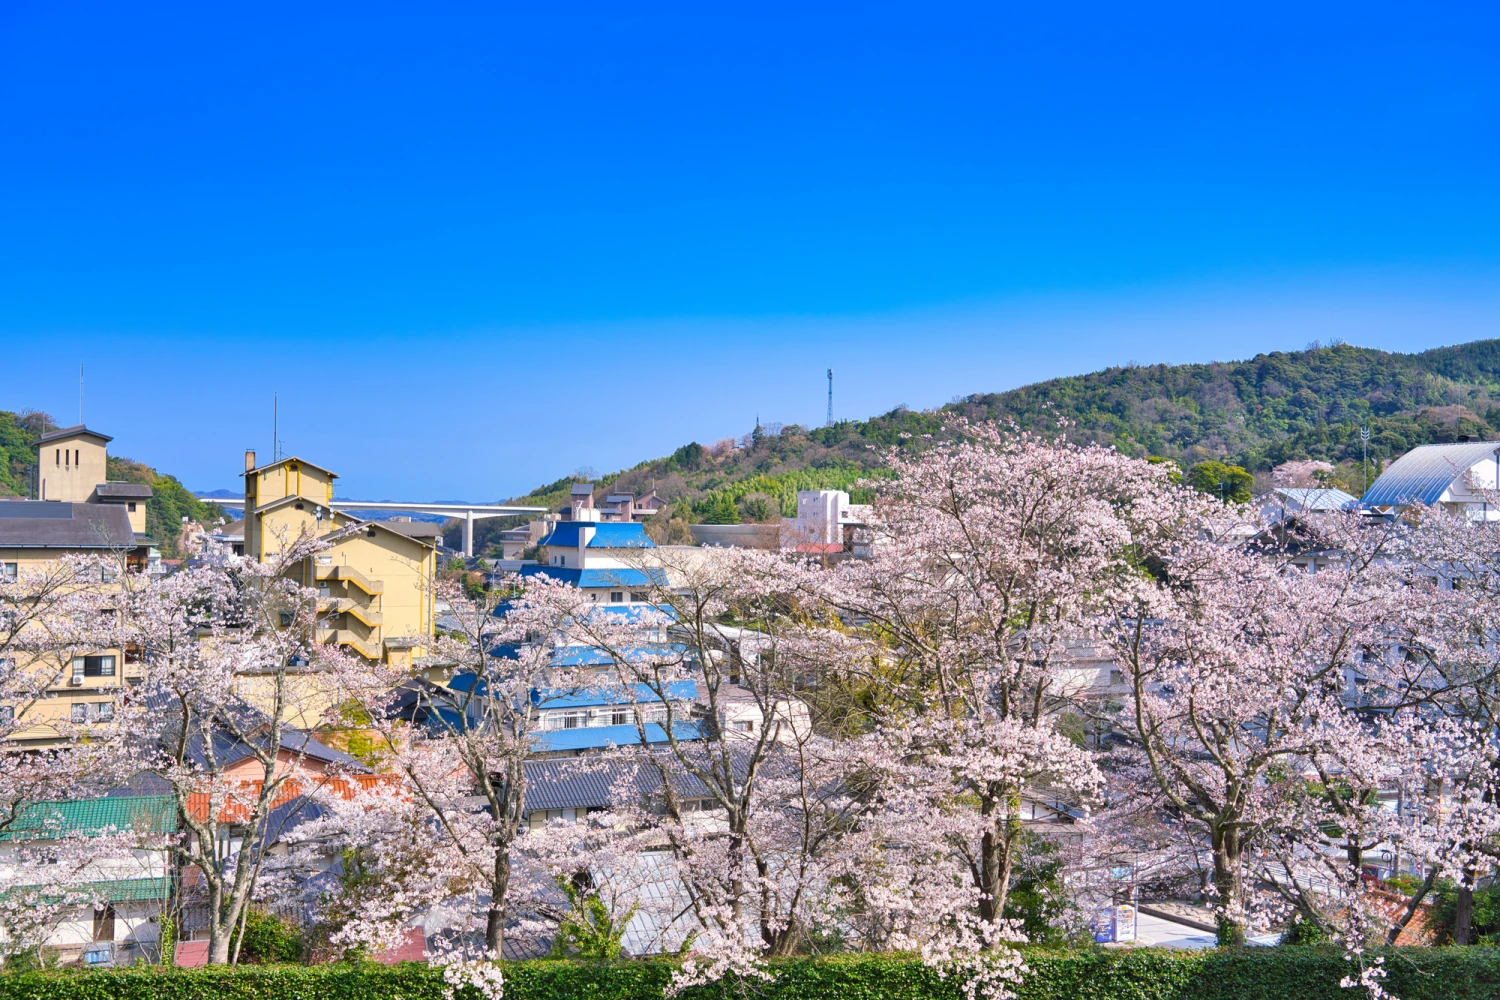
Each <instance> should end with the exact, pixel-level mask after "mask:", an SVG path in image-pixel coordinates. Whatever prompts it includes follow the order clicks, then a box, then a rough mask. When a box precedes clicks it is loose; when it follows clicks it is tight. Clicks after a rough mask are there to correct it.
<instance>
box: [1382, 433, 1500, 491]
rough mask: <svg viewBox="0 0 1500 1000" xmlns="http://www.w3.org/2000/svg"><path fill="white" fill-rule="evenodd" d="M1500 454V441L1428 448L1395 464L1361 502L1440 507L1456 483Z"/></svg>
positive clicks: (1428, 445)
mask: <svg viewBox="0 0 1500 1000" xmlns="http://www.w3.org/2000/svg"><path fill="white" fill-rule="evenodd" d="M1497 453H1500V441H1469V442H1464V443H1461V444H1424V445H1422V446H1421V447H1418V448H1413V449H1412V450H1411V451H1409V452H1407V453H1406V454H1405V455H1402V456H1401V457H1400V458H1398V459H1396V461H1395V462H1394V463H1392V465H1391V467H1390V468H1389V469H1386V470H1385V471H1384V472H1382V473H1381V474H1380V478H1379V479H1377V480H1375V482H1373V483H1371V484H1370V489H1369V491H1368V492H1366V493H1365V495H1364V497H1362V498H1361V499H1362V500H1363V502H1364V503H1365V504H1366V505H1367V506H1370V507H1396V506H1401V505H1402V504H1412V503H1420V504H1432V503H1436V502H1437V499H1438V497H1440V496H1442V495H1443V491H1444V490H1446V489H1447V488H1448V487H1449V486H1451V485H1453V481H1454V480H1456V479H1461V478H1463V474H1464V473H1465V472H1468V471H1469V469H1470V468H1472V467H1473V466H1475V465H1478V464H1479V463H1480V462H1483V461H1485V460H1487V459H1494V458H1496V454H1497Z"/></svg>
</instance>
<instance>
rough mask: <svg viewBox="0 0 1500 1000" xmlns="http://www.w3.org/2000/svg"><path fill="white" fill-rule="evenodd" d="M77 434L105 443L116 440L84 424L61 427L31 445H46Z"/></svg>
mask: <svg viewBox="0 0 1500 1000" xmlns="http://www.w3.org/2000/svg"><path fill="white" fill-rule="evenodd" d="M75 434H87V435H88V436H89V437H95V438H98V439H99V440H100V441H104V442H109V441H113V440H114V438H112V437H110V436H109V435H108V434H100V433H99V432H98V431H91V430H89V429H88V428H87V427H85V426H83V424H74V425H73V426H72V427H59V428H58V429H57V430H55V431H48V432H47V433H45V434H43V435H42V436H41V437H39V438H37V439H36V440H35V441H33V442H31V443H32V444H33V445H39V444H46V443H47V442H49V441H56V440H58V439H60V438H65V437H72V436H73V435H75Z"/></svg>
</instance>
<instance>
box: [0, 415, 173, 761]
mask: <svg viewBox="0 0 1500 1000" xmlns="http://www.w3.org/2000/svg"><path fill="white" fill-rule="evenodd" d="M111 440H112V439H111V438H110V437H109V436H108V435H106V434H100V433H99V432H97V431H91V430H89V429H88V428H87V427H84V426H82V425H79V426H77V427H67V428H64V429H62V430H57V431H52V432H50V433H47V434H43V435H42V436H41V437H40V438H38V439H37V440H36V441H34V442H32V444H33V446H34V447H36V449H37V459H38V467H37V483H36V492H37V497H38V499H35V500H23V499H20V498H0V577H3V578H5V579H9V580H17V579H25V578H31V577H34V576H39V575H43V574H51V573H55V572H57V571H59V570H60V569H61V564H60V560H62V559H63V558H64V557H66V556H85V557H88V556H92V557H97V558H98V559H99V561H100V566H101V567H102V569H101V570H100V575H101V577H102V580H101V581H98V582H103V583H105V584H108V583H110V582H111V581H112V580H113V579H115V577H116V575H117V574H119V573H139V572H145V571H147V570H148V569H153V568H154V567H155V566H156V565H159V563H158V562H157V558H158V557H157V553H156V551H155V549H153V548H152V544H153V543H152V541H151V539H149V538H147V537H146V534H145V532H146V501H147V500H148V499H150V497H151V487H149V486H145V485H142V484H139V483H111V482H108V481H106V478H105V469H106V463H107V460H108V455H107V452H106V445H107V444H108V443H109V442H110V441H111ZM93 582H95V581H90V583H91V584H92V583H93ZM12 655H14V654H12ZM21 666H29V667H31V668H33V669H34V670H35V671H36V673H37V675H38V676H39V678H40V679H41V680H43V681H45V682H46V685H45V688H46V689H45V694H44V696H43V697H42V698H41V700H39V701H37V702H36V703H34V704H31V705H23V706H13V705H5V706H0V711H3V712H15V711H16V710H17V709H18V708H19V709H20V711H21V716H20V721H21V722H23V723H33V724H32V725H30V726H28V727H27V728H24V729H21V730H19V731H17V732H16V733H15V734H14V738H15V739H16V740H18V741H23V742H26V743H30V744H33V745H38V744H46V743H48V742H51V741H53V740H55V739H56V738H57V735H58V734H57V731H56V730H55V729H53V728H52V727H51V726H50V725H49V724H48V723H49V722H51V721H53V720H59V721H61V720H71V721H74V722H79V723H94V722H100V721H108V719H109V718H111V717H112V715H113V711H114V703H115V699H116V697H117V696H118V694H119V690H120V688H121V687H122V686H123V685H125V684H126V683H128V682H129V681H130V680H132V679H133V678H138V677H139V676H140V657H139V656H138V655H137V654H136V651H134V650H128V649H120V648H107V649H95V648H76V649H73V648H65V647H59V648H56V649H54V650H52V651H51V652H50V653H49V654H48V655H46V656H40V657H34V658H33V659H31V660H30V661H29V662H28V663H22V664H21Z"/></svg>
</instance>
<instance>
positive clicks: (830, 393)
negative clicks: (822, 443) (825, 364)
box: [823, 368, 833, 427]
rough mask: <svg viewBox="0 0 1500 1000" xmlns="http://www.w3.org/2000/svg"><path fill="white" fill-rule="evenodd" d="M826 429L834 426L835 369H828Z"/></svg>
mask: <svg viewBox="0 0 1500 1000" xmlns="http://www.w3.org/2000/svg"><path fill="white" fill-rule="evenodd" d="M823 426H824V427H832V426H833V369H832V368H830V369H828V422H827V423H826V424H824V425H823Z"/></svg>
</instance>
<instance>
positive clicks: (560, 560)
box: [557, 556, 568, 566]
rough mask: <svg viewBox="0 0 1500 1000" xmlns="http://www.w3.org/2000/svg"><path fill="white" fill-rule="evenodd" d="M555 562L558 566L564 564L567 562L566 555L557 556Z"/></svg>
mask: <svg viewBox="0 0 1500 1000" xmlns="http://www.w3.org/2000/svg"><path fill="white" fill-rule="evenodd" d="M557 564H558V565H559V566H566V565H567V564H568V557H567V556H558V557H557Z"/></svg>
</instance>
